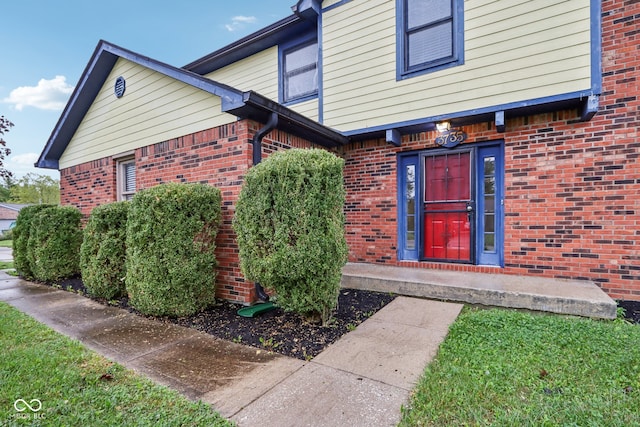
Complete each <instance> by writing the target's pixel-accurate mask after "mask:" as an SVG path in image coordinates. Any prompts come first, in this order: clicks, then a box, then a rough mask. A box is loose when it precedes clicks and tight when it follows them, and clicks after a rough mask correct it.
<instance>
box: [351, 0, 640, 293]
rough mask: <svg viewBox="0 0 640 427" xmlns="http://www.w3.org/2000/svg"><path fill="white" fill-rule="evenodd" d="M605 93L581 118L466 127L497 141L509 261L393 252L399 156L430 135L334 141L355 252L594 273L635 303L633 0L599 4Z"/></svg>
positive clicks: (539, 271) (552, 273) (637, 145)
mask: <svg viewBox="0 0 640 427" xmlns="http://www.w3.org/2000/svg"><path fill="white" fill-rule="evenodd" d="M603 10H604V12H603V94H602V96H601V97H600V109H599V112H598V114H597V115H596V116H595V117H594V118H593V119H592V120H591V121H589V122H580V121H579V120H578V112H577V111H575V110H574V111H558V112H555V113H551V114H540V115H536V116H529V117H518V118H514V119H511V120H508V121H507V123H506V125H507V126H506V127H507V131H506V132H505V133H497V132H496V131H495V128H494V124H493V123H488V124H486V123H483V124H478V125H474V126H469V127H465V128H463V130H464V131H465V132H467V134H468V140H467V143H470V144H472V143H474V142H483V141H490V140H500V139H504V143H505V164H506V166H505V169H506V170H505V248H504V253H505V268H504V269H496V268H495V267H482V266H471V265H460V264H446V263H428V262H401V261H397V256H396V245H397V234H396V229H397V223H396V222H397V200H396V192H397V190H396V185H397V181H396V179H397V177H396V159H397V154H398V153H399V152H401V151H411V150H423V149H429V148H434V144H433V142H432V141H433V140H434V139H435V136H436V135H435V133H421V134H416V135H409V136H406V137H404V138H403V143H402V147H401V148H396V147H393V146H391V145H389V144H386V143H385V142H384V141H368V142H364V143H354V144H351V145H350V146H348V147H344V148H342V149H341V153H342V155H343V156H344V157H345V160H346V162H347V163H346V164H347V170H346V172H345V183H346V186H347V194H348V195H347V206H346V215H347V227H348V232H347V239H348V243H349V249H350V260H351V261H356V262H377V263H386V264H391V265H405V266H413V267H431V268H441V269H452V270H465V271H478V272H502V273H507V274H524V275H541V276H547V277H558V278H577V279H588V280H593V281H596V282H597V283H598V284H599V285H600V286H601V287H602V288H603V289H604V290H605V291H606V292H607V293H608V294H609V295H610V296H612V297H613V298H620V299H635V300H640V252H639V251H638V249H637V248H638V247H640V163H639V162H638V157H639V155H640V142H639V141H638V116H639V110H640V100H638V94H639V89H640V88H639V86H638V83H639V82H638V80H637V79H638V71H639V69H638V67H640V62H639V61H638V59H637V58H638V54H639V52H638V50H639V46H640V43H638V37H640V25H639V24H638V23H639V22H640V20H639V19H638V18H640V3H638V2H635V1H621V0H618V1H604V2H603Z"/></svg>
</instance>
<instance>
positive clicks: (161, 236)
mask: <svg viewBox="0 0 640 427" xmlns="http://www.w3.org/2000/svg"><path fill="white" fill-rule="evenodd" d="M221 201H222V198H221V195H220V190H218V189H217V188H215V187H211V186H208V185H204V184H176V183H169V184H162V185H158V186H156V187H152V188H149V189H146V190H143V191H140V192H138V193H137V194H136V195H135V196H134V197H133V200H132V201H131V205H130V210H129V218H128V221H127V239H126V246H127V250H126V253H127V257H126V258H127V259H126V271H127V272H126V287H127V292H128V294H129V298H130V299H129V301H130V303H131V305H132V306H134V307H135V308H136V309H138V310H140V311H141V312H142V313H145V314H151V315H156V316H161V315H170V316H185V315H189V314H193V313H196V312H198V311H200V310H203V309H205V308H206V307H208V306H210V305H211V304H212V303H213V302H214V301H215V279H216V271H215V269H216V267H217V261H216V257H215V254H214V250H215V239H216V235H217V232H218V227H219V225H220V220H221V215H222V213H221Z"/></svg>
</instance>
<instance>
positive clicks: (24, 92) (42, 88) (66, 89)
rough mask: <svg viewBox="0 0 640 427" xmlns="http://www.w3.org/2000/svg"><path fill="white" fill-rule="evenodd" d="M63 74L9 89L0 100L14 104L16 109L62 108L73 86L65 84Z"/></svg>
mask: <svg viewBox="0 0 640 427" xmlns="http://www.w3.org/2000/svg"><path fill="white" fill-rule="evenodd" d="M66 80H67V78H66V77H65V76H56V77H55V78H53V79H51V80H46V79H40V81H39V82H38V85H37V86H20V87H18V88H15V89H14V90H12V91H11V93H10V94H9V97H8V98H4V99H3V100H2V101H3V102H6V103H8V104H14V105H15V107H16V109H17V110H18V111H22V109H23V108H24V107H27V106H29V107H35V108H39V109H41V110H62V109H63V108H64V106H65V104H66V103H67V100H68V99H69V96H70V95H71V93H72V92H73V86H71V85H69V84H67V81H66Z"/></svg>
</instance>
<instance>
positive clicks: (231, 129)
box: [60, 120, 311, 303]
mask: <svg viewBox="0 0 640 427" xmlns="http://www.w3.org/2000/svg"><path fill="white" fill-rule="evenodd" d="M261 126H262V125H261V124H259V123H256V122H253V121H248V120H244V121H238V122H235V123H232V124H229V125H224V126H220V127H217V128H213V129H208V130H205V131H202V132H197V133H194V134H190V135H185V136H183V137H180V138H176V139H171V140H168V141H162V142H159V143H157V144H154V145H150V146H146V147H142V148H138V149H137V150H135V162H136V187H137V190H142V189H145V188H149V187H152V186H154V185H158V184H161V183H166V182H200V183H203V184H209V185H213V186H215V187H217V188H219V189H220V191H221V193H222V225H221V227H220V230H219V232H218V237H217V240H216V245H217V247H216V257H217V259H218V262H219V266H218V270H217V271H218V280H217V286H218V289H217V296H218V297H220V298H225V299H228V300H231V301H239V302H243V303H249V302H252V301H253V300H254V299H255V295H254V285H253V283H250V282H247V281H245V280H244V277H243V276H242V273H241V271H240V267H239V259H238V247H237V244H236V237H235V233H234V232H233V229H232V226H231V223H232V219H233V215H234V212H235V208H234V207H235V202H236V200H237V198H238V195H239V193H240V189H241V187H242V182H243V178H244V175H245V174H246V172H247V170H248V168H249V167H250V166H251V164H252V153H253V150H252V143H251V141H252V137H253V135H254V134H255V133H256V131H257V130H258V129H259V128H260V127H261ZM310 146H311V145H310V144H309V143H308V142H307V141H305V140H302V139H300V138H296V137H293V136H291V135H288V134H286V133H284V132H280V131H273V132H271V133H269V134H268V135H267V136H266V137H265V138H264V139H263V146H262V154H263V157H264V158H266V157H267V156H268V155H269V154H270V153H272V152H274V151H277V150H281V149H286V148H289V147H310ZM60 176H61V183H60V186H61V200H62V204H64V205H73V206H76V207H78V208H79V209H80V210H81V211H82V213H83V214H84V216H85V218H86V217H88V216H89V214H90V213H91V210H92V209H93V208H94V207H95V206H98V205H100V204H104V203H109V202H113V201H115V200H116V199H117V191H116V160H114V159H113V158H111V157H107V158H103V159H100V160H96V161H92V162H88V163H84V164H81V165H78V166H73V167H70V168H67V169H64V170H62V171H60Z"/></svg>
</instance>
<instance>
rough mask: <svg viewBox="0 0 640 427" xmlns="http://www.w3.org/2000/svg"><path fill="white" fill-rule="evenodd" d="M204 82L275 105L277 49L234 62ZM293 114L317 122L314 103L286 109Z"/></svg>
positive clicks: (316, 101)
mask: <svg viewBox="0 0 640 427" xmlns="http://www.w3.org/2000/svg"><path fill="white" fill-rule="evenodd" d="M206 77H207V78H209V79H211V80H215V81H217V82H220V83H224V84H227V85H229V86H232V87H234V88H236V89H238V90H242V91H249V90H252V91H254V92H257V93H259V94H260V95H262V96H266V97H267V98H269V99H271V100H272V101H275V102H278V99H279V94H278V85H279V82H280V78H279V70H278V47H277V46H274V47H272V48H269V49H267V50H264V51H262V52H259V53H256V54H255V55H252V56H250V57H248V58H245V59H242V60H240V61H238V62H234V63H233V64H231V65H227V66H226V67H224V68H221V69H219V70H216V71H214V72H212V73H209V74H207V76H206ZM287 107H288V108H290V109H292V110H293V111H295V112H297V113H300V114H303V115H305V116H306V117H308V118H310V119H312V120H318V99H317V98H316V99H312V100H308V101H304V102H297V103H293V104H289V105H287Z"/></svg>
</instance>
